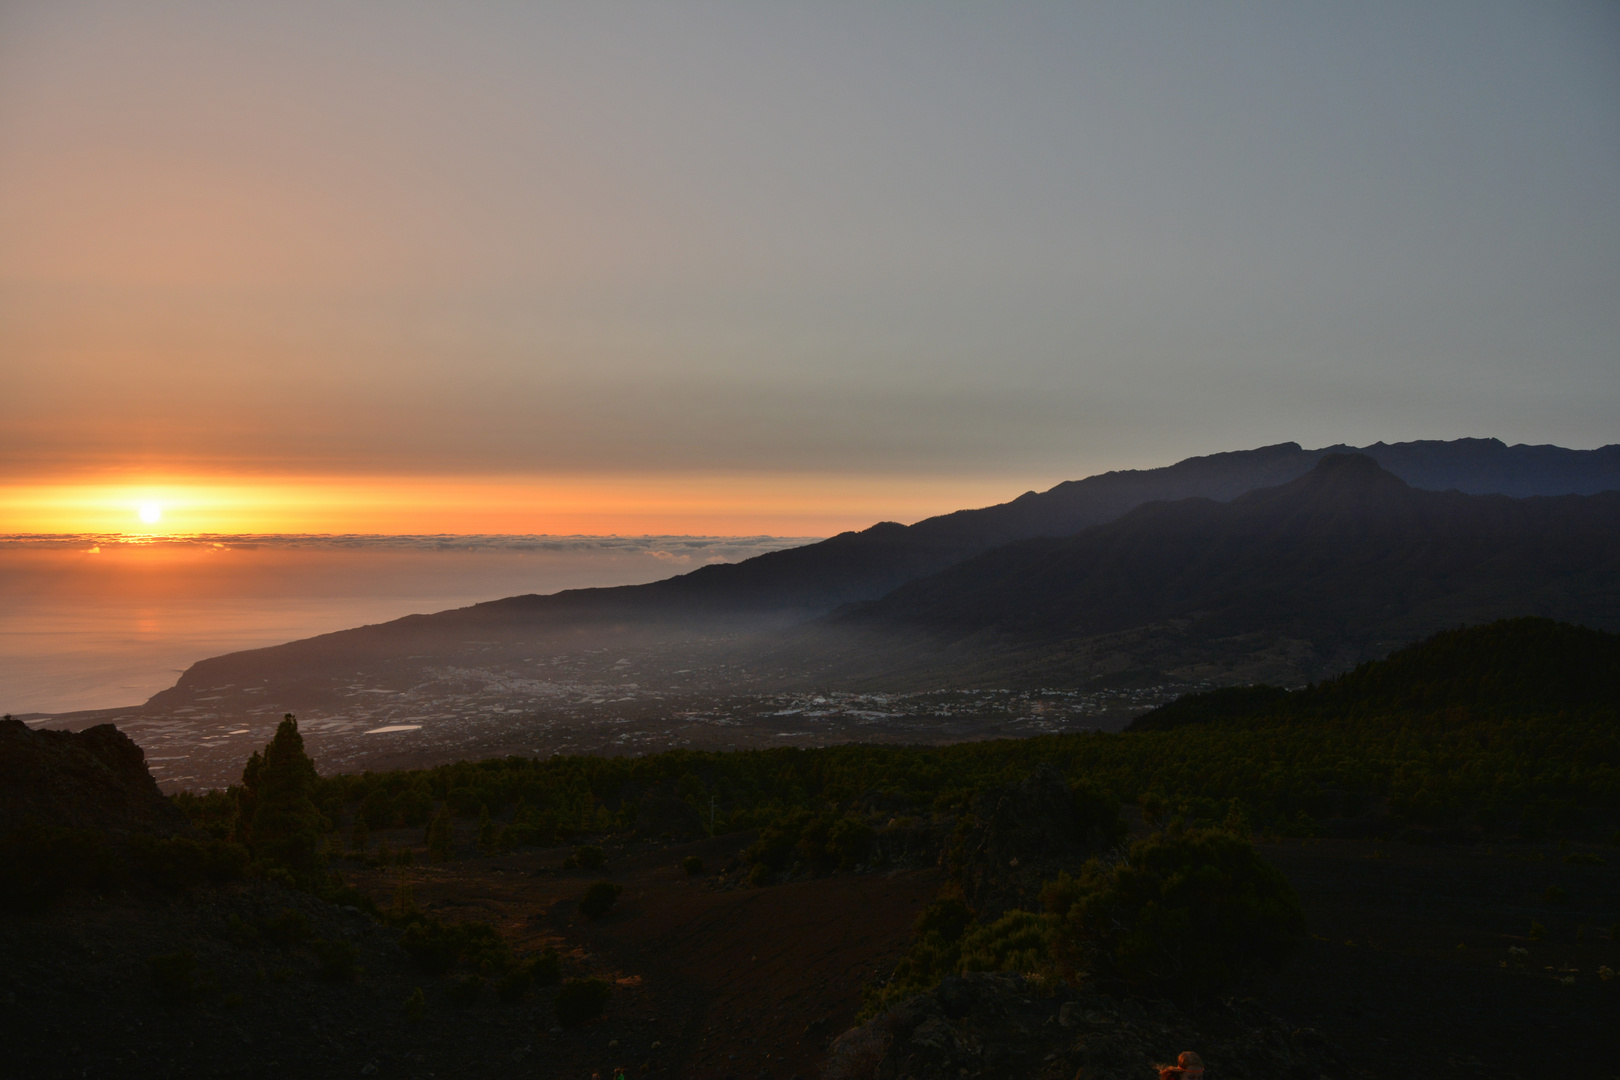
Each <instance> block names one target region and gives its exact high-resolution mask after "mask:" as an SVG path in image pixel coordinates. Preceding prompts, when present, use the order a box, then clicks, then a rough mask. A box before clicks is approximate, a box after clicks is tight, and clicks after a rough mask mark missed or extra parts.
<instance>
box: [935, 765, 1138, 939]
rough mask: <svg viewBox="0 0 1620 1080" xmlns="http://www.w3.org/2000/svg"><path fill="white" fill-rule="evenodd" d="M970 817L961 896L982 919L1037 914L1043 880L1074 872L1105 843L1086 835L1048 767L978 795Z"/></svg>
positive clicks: (1066, 792) (1061, 785) (1070, 797)
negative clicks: (1012, 911) (1013, 911)
mask: <svg viewBox="0 0 1620 1080" xmlns="http://www.w3.org/2000/svg"><path fill="white" fill-rule="evenodd" d="M973 818H974V824H973V826H972V828H971V829H970V830H969V831H968V834H967V836H966V838H965V841H964V843H963V846H962V896H963V899H964V900H966V901H967V904H968V906H969V907H971V908H972V909H973V910H974V911H976V912H978V914H979V918H980V919H981V920H985V921H989V920H990V919H992V918H994V917H995V916H997V915H999V914H1001V913H1002V912H1004V911H1006V910H1008V909H1009V908H1025V909H1027V910H1031V911H1033V910H1035V909H1036V907H1037V904H1036V901H1037V898H1038V895H1039V893H1040V888H1041V884H1042V883H1043V882H1046V881H1050V880H1051V879H1052V878H1054V877H1056V876H1057V874H1058V871H1059V870H1068V871H1070V872H1073V871H1074V870H1075V869H1077V868H1078V867H1079V865H1080V864H1081V863H1083V862H1085V860H1086V859H1087V858H1088V857H1090V856H1091V855H1094V854H1098V853H1099V852H1100V851H1101V850H1103V848H1104V847H1106V845H1107V844H1108V842H1109V841H1108V839H1107V838H1103V837H1088V836H1087V834H1086V831H1085V830H1084V828H1083V827H1082V826H1081V824H1080V822H1079V820H1078V818H1077V816H1076V814H1075V810H1074V796H1073V795H1072V794H1071V793H1070V791H1069V786H1068V784H1067V783H1065V782H1064V779H1063V776H1062V774H1061V773H1059V772H1058V771H1057V769H1055V768H1053V767H1052V766H1051V765H1042V766H1040V767H1039V768H1037V769H1036V770H1035V771H1034V772H1033V773H1031V774H1030V775H1029V776H1028V777H1026V778H1025V779H1023V780H1020V781H1017V782H1015V783H1011V784H1004V785H1002V786H1001V787H997V788H991V789H990V790H989V791H986V792H984V793H982V794H981V795H979V796H978V798H976V799H974V800H973Z"/></svg>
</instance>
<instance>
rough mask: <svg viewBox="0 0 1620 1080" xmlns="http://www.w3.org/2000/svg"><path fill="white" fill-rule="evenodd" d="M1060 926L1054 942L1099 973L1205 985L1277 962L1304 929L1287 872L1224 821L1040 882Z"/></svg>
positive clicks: (1064, 955) (1076, 964) (1155, 984)
mask: <svg viewBox="0 0 1620 1080" xmlns="http://www.w3.org/2000/svg"><path fill="white" fill-rule="evenodd" d="M1042 899H1043V903H1045V904H1047V905H1048V907H1049V909H1050V910H1051V914H1052V915H1053V917H1054V918H1061V920H1062V924H1061V930H1060V931H1059V932H1058V933H1057V935H1056V937H1055V938H1054V940H1053V942H1052V945H1053V952H1054V954H1055V956H1056V957H1058V958H1059V959H1060V960H1061V961H1062V962H1063V963H1064V964H1065V965H1067V966H1070V967H1072V968H1074V969H1076V970H1080V971H1088V972H1091V973H1093V974H1095V975H1097V976H1099V977H1101V978H1103V979H1105V980H1111V981H1117V982H1122V983H1125V984H1127V985H1130V986H1136V987H1152V988H1155V989H1159V990H1163V991H1165V992H1170V993H1178V994H1191V995H1203V994H1208V993H1213V992H1215V991H1217V990H1219V989H1220V988H1222V987H1224V986H1226V985H1228V984H1229V983H1231V982H1232V981H1233V980H1234V979H1235V978H1236V977H1237V975H1238V974H1239V973H1240V972H1241V971H1243V970H1244V969H1245V968H1247V967H1249V966H1250V965H1252V964H1256V963H1259V964H1269V965H1276V964H1280V963H1281V962H1282V961H1283V960H1284V959H1286V958H1287V956H1288V955H1289V954H1290V953H1291V952H1292V951H1293V950H1294V949H1295V948H1296V947H1297V946H1298V944H1299V942H1300V940H1301V939H1302V938H1303V936H1304V930H1305V917H1304V911H1303V909H1302V908H1301V906H1300V903H1299V898H1298V897H1297V896H1296V895H1295V893H1294V890H1293V888H1292V887H1291V886H1290V885H1289V884H1288V881H1287V879H1286V878H1284V877H1283V876H1282V874H1281V873H1280V872H1279V871H1277V870H1276V869H1275V868H1274V867H1272V866H1270V865H1269V864H1267V863H1266V862H1265V861H1264V860H1263V859H1261V858H1260V856H1259V854H1258V853H1257V852H1256V851H1255V850H1254V846H1253V845H1252V844H1250V843H1249V842H1248V841H1246V840H1243V839H1241V838H1240V837H1237V836H1234V835H1232V834H1231V833H1229V832H1226V831H1225V830H1223V829H1204V830H1182V829H1173V830H1170V831H1168V832H1162V833H1156V834H1154V835H1152V836H1150V837H1147V838H1146V839H1144V840H1139V841H1137V842H1136V843H1135V844H1133V845H1132V846H1131V849H1130V853H1129V856H1128V858H1127V859H1126V860H1125V861H1124V862H1121V863H1119V864H1117V865H1114V866H1107V867H1105V866H1103V865H1101V864H1100V863H1098V862H1096V861H1095V860H1094V861H1092V862H1091V863H1089V864H1087V866H1086V868H1085V870H1084V871H1083V872H1082V874H1081V876H1080V878H1079V879H1078V880H1077V881H1075V882H1068V883H1065V882H1063V881H1062V879H1059V882H1058V883H1056V884H1055V885H1054V887H1052V888H1050V889H1048V890H1043V897H1042Z"/></svg>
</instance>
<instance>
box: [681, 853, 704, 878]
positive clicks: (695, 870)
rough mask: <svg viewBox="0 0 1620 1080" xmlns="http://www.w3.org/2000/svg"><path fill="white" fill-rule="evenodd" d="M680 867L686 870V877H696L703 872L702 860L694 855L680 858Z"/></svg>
mask: <svg viewBox="0 0 1620 1080" xmlns="http://www.w3.org/2000/svg"><path fill="white" fill-rule="evenodd" d="M681 869H682V870H685V871H686V876H687V877H697V876H698V875H700V874H702V873H703V860H702V859H700V858H698V857H697V856H696V855H688V856H687V857H686V858H684V859H682V860H681Z"/></svg>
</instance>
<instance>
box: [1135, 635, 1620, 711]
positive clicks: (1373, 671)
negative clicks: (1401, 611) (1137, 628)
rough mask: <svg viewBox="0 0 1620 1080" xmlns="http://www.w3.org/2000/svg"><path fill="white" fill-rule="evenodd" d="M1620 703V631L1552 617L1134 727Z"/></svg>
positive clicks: (1248, 690) (1222, 697)
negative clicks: (1294, 688) (1301, 685)
mask: <svg viewBox="0 0 1620 1080" xmlns="http://www.w3.org/2000/svg"><path fill="white" fill-rule="evenodd" d="M1594 708H1596V709H1608V710H1611V711H1612V710H1615V709H1617V708H1620V634H1610V633H1604V632H1603V631H1601V630H1592V629H1588V628H1587V627H1584V626H1571V625H1569V624H1568V623H1558V622H1554V621H1552V620H1551V619H1532V618H1525V619H1503V620H1501V621H1499V622H1494V623H1491V624H1489V625H1486V626H1475V627H1468V628H1465V629H1458V630H1447V631H1442V632H1441V633H1438V634H1435V635H1434V636H1433V637H1430V638H1428V639H1426V640H1424V641H1420V642H1418V643H1417V644H1415V645H1409V646H1407V647H1406V648H1404V649H1400V650H1398V651H1396V652H1394V653H1392V654H1391V655H1390V656H1389V658H1388V659H1386V660H1380V661H1376V662H1372V663H1367V664H1363V665H1361V666H1360V667H1358V668H1356V669H1355V670H1354V671H1351V672H1347V673H1346V674H1344V675H1340V676H1338V677H1337V678H1333V679H1326V680H1323V681H1322V682H1319V683H1316V684H1315V685H1313V686H1310V687H1308V688H1306V689H1305V690H1301V691H1299V692H1297V693H1293V694H1289V693H1286V692H1284V691H1282V690H1279V689H1277V688H1276V687H1270V686H1248V687H1230V688H1226V689H1222V690H1215V691H1211V692H1209V693H1203V694H1189V695H1187V696H1186V697H1183V698H1181V699H1179V700H1177V701H1174V702H1172V703H1171V704H1169V705H1165V706H1162V707H1160V708H1157V709H1154V710H1152V711H1151V712H1147V713H1144V714H1143V715H1142V716H1140V717H1138V718H1137V719H1136V720H1135V721H1133V722H1132V723H1131V726H1130V728H1129V730H1131V731H1165V730H1169V729H1171V728H1177V727H1185V726H1187V725H1189V724H1209V723H1219V722H1222V721H1242V720H1256V719H1265V718H1274V719H1286V718H1300V717H1349V716H1361V715H1369V714H1383V715H1402V716H1406V717H1409V718H1410V717H1412V716H1416V715H1424V714H1432V713H1436V712H1440V711H1443V710H1459V709H1460V710H1467V711H1468V712H1470V713H1476V714H1482V715H1490V716H1502V715H1506V714H1533V715H1545V714H1549V713H1555V712H1559V711H1564V710H1581V709H1594Z"/></svg>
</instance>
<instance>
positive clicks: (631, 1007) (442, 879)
mask: <svg viewBox="0 0 1620 1080" xmlns="http://www.w3.org/2000/svg"><path fill="white" fill-rule="evenodd" d="M751 839H752V836H751V834H739V835H735V836H729V837H721V838H719V839H716V840H705V841H699V842H694V843H687V844H675V845H670V844H629V845H625V846H623V847H613V846H610V847H608V849H607V851H608V856H609V861H608V863H607V865H605V866H604V867H602V868H601V869H599V870H577V869H573V870H565V869H561V868H560V863H561V861H562V858H563V856H565V855H566V854H567V849H557V850H553V851H547V852H543V853H534V854H528V855H522V856H512V855H504V856H497V857H492V858H479V859H467V860H461V861H458V862H455V863H451V864H446V865H442V866H426V867H424V866H414V867H410V868H394V869H389V870H370V871H366V872H364V873H362V874H357V875H354V878H355V880H356V883H357V884H360V885H361V886H362V887H364V888H366V889H368V891H371V892H373V893H374V894H375V895H376V897H377V899H378V900H379V901H380V902H384V903H386V902H388V901H389V900H390V899H391V897H392V893H393V889H394V888H395V887H396V886H397V883H398V882H399V881H400V880H408V881H410V882H411V883H412V890H413V893H414V896H415V899H416V902H417V904H418V905H419V906H420V907H421V908H422V909H423V910H424V911H428V912H430V913H433V914H436V915H439V916H440V917H442V918H444V919H446V920H452V919H481V920H483V921H486V922H490V923H492V924H494V925H495V926H497V927H498V928H500V929H501V930H502V931H503V933H505V934H506V935H507V936H508V938H509V940H511V941H513V943H514V944H515V945H517V946H518V947H519V948H524V949H532V950H538V949H541V948H544V947H546V946H548V945H549V946H552V947H556V948H557V949H559V951H560V952H562V953H563V954H564V956H565V958H566V962H567V964H568V965H569V966H570V967H571V968H574V969H576V970H577V971H578V972H581V973H589V974H593V975H596V976H598V977H602V978H607V979H610V980H612V981H613V982H614V983H615V984H616V986H617V987H618V992H617V993H616V995H615V998H614V1001H613V1004H612V1005H611V1006H610V1008H609V1018H608V1022H609V1023H610V1024H611V1025H612V1027H613V1028H614V1030H615V1031H618V1030H621V1029H622V1030H623V1031H625V1035H624V1036H623V1037H620V1038H618V1040H617V1041H618V1042H619V1044H620V1045H619V1047H617V1048H616V1049H617V1050H618V1051H619V1053H618V1055H617V1056H618V1058H619V1059H622V1060H615V1061H607V1060H604V1061H603V1067H605V1068H617V1067H620V1066H622V1065H630V1066H635V1067H636V1068H638V1069H645V1070H646V1071H647V1072H648V1073H649V1074H653V1075H671V1076H680V1077H689V1078H694V1080H697V1078H716V1080H718V1078H723V1077H728V1076H735V1077H754V1076H760V1075H764V1076H772V1077H777V1076H780V1077H789V1076H793V1075H800V1076H802V1077H804V1078H806V1080H808V1078H809V1077H810V1076H813V1075H815V1074H816V1072H817V1071H818V1066H819V1062H820V1060H821V1057H822V1055H823V1052H824V1050H825V1048H826V1044H827V1043H828V1041H829V1040H830V1039H831V1037H833V1036H835V1035H837V1034H838V1033H840V1032H842V1031H844V1030H845V1029H847V1028H848V1027H849V1026H851V1024H852V1023H853V1022H854V1019H855V1014H856V1012H857V1011H858V1010H859V1008H860V1006H861V1002H862V989H863V987H864V986H865V984H866V983H867V982H869V981H871V980H873V979H874V978H880V977H882V976H884V975H886V974H887V973H888V972H889V971H890V970H892V968H893V967H894V964H895V962H896V961H897V960H898V959H899V958H900V956H901V955H902V954H903V953H904V952H905V949H906V947H907V945H908V943H909V936H910V929H911V923H912V921H913V920H914V919H915V918H916V916H917V913H918V912H919V911H920V910H921V909H922V907H923V906H924V905H926V904H927V903H928V901H929V900H931V899H933V897H934V896H935V895H936V894H937V893H938V891H939V888H940V886H941V885H942V884H943V878H942V877H941V875H940V874H939V872H938V871H936V870H932V869H928V870H909V871H901V872H898V873H892V874H840V875H834V876H832V877H828V878H821V879H816V880H809V881H799V882H792V883H789V884H785V885H778V886H774V887H771V888H765V889H753V888H748V887H746V886H739V885H738V883H737V879H738V878H739V877H740V875H739V874H738V872H737V871H736V870H735V869H733V871H732V872H731V873H730V874H729V875H725V876H722V875H720V874H719V873H718V871H719V869H720V868H721V867H722V866H724V865H725V864H726V863H728V862H729V861H731V860H733V859H734V857H735V856H736V855H737V853H738V852H739V851H740V850H741V849H742V848H743V847H746V846H747V843H748V842H750V841H751ZM689 855H696V856H698V857H699V858H701V859H703V860H704V863H705V864H706V866H707V867H708V868H709V872H707V873H705V874H703V875H699V876H695V877H694V876H690V875H688V874H686V873H685V872H684V871H683V870H681V869H680V867H679V863H680V861H681V860H682V859H683V858H685V857H687V856H689ZM597 880H607V881H612V882H614V883H616V884H620V885H622V886H623V887H624V890H625V891H624V892H623V893H622V894H621V896H620V898H619V902H618V904H617V905H616V906H615V908H614V910H613V912H612V913H611V914H610V915H608V916H607V917H606V918H604V919H601V920H597V921H593V920H589V919H585V918H583V917H580V916H579V915H578V913H577V910H576V909H577V904H578V900H579V898H580V896H581V895H583V893H584V891H585V889H586V888H587V887H588V886H589V885H590V883H591V882H593V881H597ZM553 1040H554V1046H553V1049H555V1050H556V1051H558V1056H559V1057H560V1058H563V1059H566V1060H577V1059H579V1058H581V1057H583V1056H586V1053H585V1052H586V1048H587V1047H589V1046H591V1045H592V1044H599V1043H600V1042H601V1041H602V1040H601V1039H600V1038H599V1035H598V1033H596V1032H594V1031H591V1030H586V1031H583V1032H579V1033H553ZM609 1041H613V1040H609ZM654 1042H657V1043H659V1044H660V1046H659V1049H658V1050H657V1051H656V1052H655V1051H652V1050H651V1045H652V1043H654ZM575 1044H577V1045H575ZM609 1056H611V1055H609ZM582 1064H583V1062H582ZM582 1075H588V1073H586V1074H582ZM604 1075H607V1074H606V1073H604Z"/></svg>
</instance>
